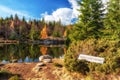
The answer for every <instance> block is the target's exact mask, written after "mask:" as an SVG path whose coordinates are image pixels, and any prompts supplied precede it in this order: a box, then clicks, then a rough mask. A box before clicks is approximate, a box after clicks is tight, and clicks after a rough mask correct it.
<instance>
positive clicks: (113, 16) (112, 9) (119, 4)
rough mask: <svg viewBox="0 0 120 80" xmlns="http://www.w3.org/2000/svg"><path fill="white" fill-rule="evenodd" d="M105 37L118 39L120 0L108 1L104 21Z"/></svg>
mask: <svg viewBox="0 0 120 80" xmlns="http://www.w3.org/2000/svg"><path fill="white" fill-rule="evenodd" d="M104 25H105V32H104V33H105V37H107V38H108V39H118V38H119V37H120V0H110V1H109V2H108V6H107V14H106V17H105V20H104Z"/></svg>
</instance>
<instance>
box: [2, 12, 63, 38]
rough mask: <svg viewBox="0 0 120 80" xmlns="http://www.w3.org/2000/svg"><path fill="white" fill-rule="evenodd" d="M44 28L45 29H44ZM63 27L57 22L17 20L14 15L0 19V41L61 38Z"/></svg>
mask: <svg viewBox="0 0 120 80" xmlns="http://www.w3.org/2000/svg"><path fill="white" fill-rule="evenodd" d="M44 28H45V29H44ZM64 31H65V25H62V24H61V22H60V21H58V22H55V21H54V22H45V20H44V19H42V20H36V19H34V20H29V21H27V20H26V19H25V17H23V18H22V19H19V17H18V16H17V14H16V15H11V16H10V17H6V18H0V39H4V40H38V39H42V38H44V36H45V38H46V36H49V37H63V36H64Z"/></svg>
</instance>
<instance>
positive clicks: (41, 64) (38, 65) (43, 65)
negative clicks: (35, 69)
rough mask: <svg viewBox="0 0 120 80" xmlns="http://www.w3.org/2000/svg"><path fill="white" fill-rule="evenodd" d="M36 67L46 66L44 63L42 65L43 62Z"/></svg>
mask: <svg viewBox="0 0 120 80" xmlns="http://www.w3.org/2000/svg"><path fill="white" fill-rule="evenodd" d="M36 66H39V67H40V66H45V64H44V63H42V62H40V63H38V64H37V65H36Z"/></svg>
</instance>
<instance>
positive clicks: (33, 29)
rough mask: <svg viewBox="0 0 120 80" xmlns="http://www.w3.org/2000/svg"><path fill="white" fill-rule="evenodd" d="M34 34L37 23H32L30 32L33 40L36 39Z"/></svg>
mask: <svg viewBox="0 0 120 80" xmlns="http://www.w3.org/2000/svg"><path fill="white" fill-rule="evenodd" d="M34 34H35V25H34V24H33V23H32V26H31V30H30V34H29V35H30V39H31V40H34Z"/></svg>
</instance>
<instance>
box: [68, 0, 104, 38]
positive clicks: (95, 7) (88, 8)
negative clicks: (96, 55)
mask: <svg viewBox="0 0 120 80" xmlns="http://www.w3.org/2000/svg"><path fill="white" fill-rule="evenodd" d="M78 3H79V4H80V9H79V12H80V15H79V17H78V18H79V20H78V22H77V23H76V24H75V25H74V27H73V31H71V33H72V34H70V35H69V37H70V39H71V40H84V39H87V38H99V37H100V34H101V32H100V30H101V29H102V28H103V11H104V10H103V4H102V1H101V0H82V1H81V2H78Z"/></svg>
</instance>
